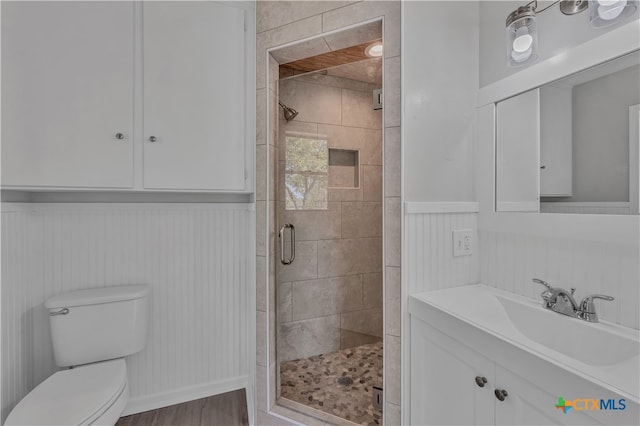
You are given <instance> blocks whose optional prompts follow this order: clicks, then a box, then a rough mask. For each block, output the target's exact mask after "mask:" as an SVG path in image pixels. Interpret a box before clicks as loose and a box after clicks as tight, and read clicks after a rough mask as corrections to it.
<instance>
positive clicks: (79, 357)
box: [5, 285, 149, 426]
mask: <svg viewBox="0 0 640 426" xmlns="http://www.w3.org/2000/svg"><path fill="white" fill-rule="evenodd" d="M148 294H149V288H148V287H147V286H141V285H137V286H120V287H106V288H98V289H90V290H79V291H74V292H68V293H63V294H60V295H58V296H55V297H53V298H51V299H49V300H47V302H46V303H45V307H46V308H47V309H48V310H49V324H50V326H51V340H52V342H53V352H54V356H55V360H56V364H57V365H58V366H60V367H72V368H69V369H66V370H62V371H58V372H57V373H55V374H53V375H52V376H50V377H49V378H47V379H46V380H45V381H44V382H42V383H40V384H39V385H38V386H37V387H36V388H35V389H33V390H32V391H31V392H30V393H29V394H28V395H27V396H25V397H24V398H23V399H22V400H21V401H20V402H19V403H18V404H17V405H16V406H15V407H14V409H13V410H12V411H11V413H10V414H9V417H7V420H6V422H5V425H8V426H13V425H91V424H93V425H114V424H115V423H116V421H117V420H118V418H119V417H120V415H121V414H122V411H123V410H124V408H125V405H126V404H127V401H128V399H129V384H128V381H127V365H126V362H125V357H126V356H128V355H131V354H134V353H136V352H139V351H140V350H142V349H143V348H144V346H145V341H146V330H147V316H148V303H147V296H148Z"/></svg>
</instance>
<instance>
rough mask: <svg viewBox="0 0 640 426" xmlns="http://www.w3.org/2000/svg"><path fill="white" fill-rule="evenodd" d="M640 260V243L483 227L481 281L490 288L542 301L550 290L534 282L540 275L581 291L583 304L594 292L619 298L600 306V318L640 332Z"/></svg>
mask: <svg viewBox="0 0 640 426" xmlns="http://www.w3.org/2000/svg"><path fill="white" fill-rule="evenodd" d="M636 229H637V228H636ZM629 232H630V233H633V232H634V231H633V230H631V229H630V230H629ZM638 258H639V252H638V244H637V243H635V244H633V243H629V242H615V241H594V240H588V239H577V238H576V239H569V238H552V237H549V236H548V235H545V236H534V235H527V234H524V233H522V234H518V233H515V232H512V231H510V232H502V231H497V230H487V229H480V281H481V282H483V283H484V284H487V285H491V286H494V287H497V288H500V289H502V290H506V291H509V292H512V293H516V294H520V295H523V296H527V297H530V298H532V299H538V300H539V299H540V296H539V295H540V293H541V292H542V290H544V288H543V287H542V286H540V285H539V284H534V283H533V282H531V279H532V278H534V277H535V278H540V279H543V280H545V281H549V282H550V283H551V285H553V286H556V287H562V288H566V289H569V288H570V287H575V288H576V296H575V297H576V298H577V300H581V299H582V298H583V297H584V296H586V295H588V294H596V293H598V294H607V295H610V296H613V297H615V298H616V299H615V300H614V301H612V302H605V301H599V302H596V303H597V305H598V306H597V309H598V316H599V317H600V318H601V319H603V320H607V321H611V322H615V323H618V324H620V325H624V326H627V327H632V328H636V329H637V328H639V318H638V312H639V311H640V293H639V289H638V282H640V271H639V266H638Z"/></svg>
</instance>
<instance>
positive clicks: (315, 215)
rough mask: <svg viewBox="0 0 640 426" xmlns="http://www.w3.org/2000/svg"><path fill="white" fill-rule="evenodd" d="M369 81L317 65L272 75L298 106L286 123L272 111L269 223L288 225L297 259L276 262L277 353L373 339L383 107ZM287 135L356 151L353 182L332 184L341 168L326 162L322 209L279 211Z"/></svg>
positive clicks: (290, 354) (376, 333)
mask: <svg viewBox="0 0 640 426" xmlns="http://www.w3.org/2000/svg"><path fill="white" fill-rule="evenodd" d="M378 88H380V86H378V85H375V84H371V83H365V82H359V81H354V80H350V79H346V78H340V77H333V76H325V75H320V74H312V75H304V76H299V77H295V78H290V79H285V80H281V81H280V88H279V98H280V101H281V102H283V103H284V104H285V105H287V106H291V107H294V108H295V109H296V110H297V111H298V112H299V115H298V116H297V117H296V118H295V119H294V120H292V121H290V122H287V121H285V120H284V119H283V118H282V115H281V118H280V123H279V131H278V136H279V140H280V143H279V146H278V151H279V153H280V161H279V163H280V166H279V168H278V191H277V198H278V227H280V226H282V225H283V224H285V223H292V224H293V225H294V226H295V227H296V260H295V261H294V262H293V263H292V264H291V265H282V264H281V263H280V262H278V263H277V268H276V269H277V282H278V284H277V286H278V287H277V295H278V296H277V307H276V308H277V318H278V358H279V360H280V361H287V360H291V359H298V358H306V357H309V356H312V355H318V354H322V353H328V352H334V351H336V350H338V349H345V348H350V347H354V346H358V345H362V344H367V343H372V342H375V341H378V340H381V339H382V110H374V109H373V102H372V100H373V96H372V92H373V90H374V89H378ZM288 136H289V137H296V136H304V137H307V138H312V139H316V138H317V139H319V140H326V141H327V146H328V147H329V148H330V149H331V148H340V149H351V150H357V151H358V152H359V156H358V157H359V167H358V168H357V170H358V173H359V179H358V181H359V185H357V186H358V188H357V189H343V188H341V189H334V188H332V187H331V185H333V184H334V181H336V180H339V178H340V176H338V177H337V179H336V177H334V176H333V175H334V173H336V170H335V169H334V168H332V167H331V166H329V185H330V187H329V189H328V194H327V195H328V197H327V199H328V203H327V209H326V210H286V209H285V196H286V189H285V188H284V170H285V163H286V158H285V152H286V138H287V137H288ZM351 173H352V175H351V182H350V183H351V185H352V186H353V184H354V182H353V181H354V179H353V174H354V173H353V170H352V171H351ZM338 174H339V173H338ZM336 186H346V183H342V184H341V183H339V182H338V185H336ZM285 252H288V251H287V250H285Z"/></svg>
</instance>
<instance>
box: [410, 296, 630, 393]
mask: <svg viewBox="0 0 640 426" xmlns="http://www.w3.org/2000/svg"><path fill="white" fill-rule="evenodd" d="M612 303H615V302H612ZM434 309H435V310H436V311H440V312H444V313H445V314H447V315H450V316H452V317H454V318H457V319H459V320H461V321H463V322H465V323H467V324H469V325H471V326H473V327H474V328H477V329H479V331H480V332H485V333H489V334H490V335H492V336H495V337H497V338H499V339H501V340H503V341H505V342H507V343H509V344H511V345H513V346H516V347H517V348H520V349H522V350H525V351H527V352H528V353H530V354H532V355H535V356H537V357H539V358H542V359H543V360H545V361H547V362H551V363H553V364H555V365H557V366H559V367H561V368H563V369H565V370H567V371H570V372H572V373H574V374H577V375H578V376H580V377H582V378H585V379H587V380H590V381H592V382H593V383H596V384H598V385H600V386H603V387H605V388H607V389H614V390H615V391H616V392H619V393H620V394H622V395H625V396H626V397H627V398H629V399H631V400H632V401H634V402H636V403H640V383H639V382H640V380H638V378H639V377H640V331H638V330H635V329H632V328H628V327H623V326H619V325H617V324H612V323H609V322H606V321H602V322H600V323H589V322H587V321H583V320H580V319H577V318H572V317H570V316H567V315H562V314H559V313H557V312H552V311H550V310H548V309H545V308H543V307H542V301H536V300H532V299H529V298H526V297H523V296H518V295H515V294H513V293H508V292H505V291H502V290H498V289H496V288H493V287H489V286H486V285H483V284H474V285H468V286H463V287H456V288H450V289H444V290H437V291H431V292H425V293H420V294H416V295H412V296H411V297H410V298H409V313H410V314H412V315H416V316H418V317H423V318H427V317H429V315H430V314H429V313H430V312H435V311H433V310H434Z"/></svg>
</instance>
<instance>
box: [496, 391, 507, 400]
mask: <svg viewBox="0 0 640 426" xmlns="http://www.w3.org/2000/svg"><path fill="white" fill-rule="evenodd" d="M494 393H495V394H496V398H498V399H499V400H500V401H504V400H505V399H507V397H508V396H509V394H508V393H507V391H506V390H504V389H496V391H495V392H494Z"/></svg>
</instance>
